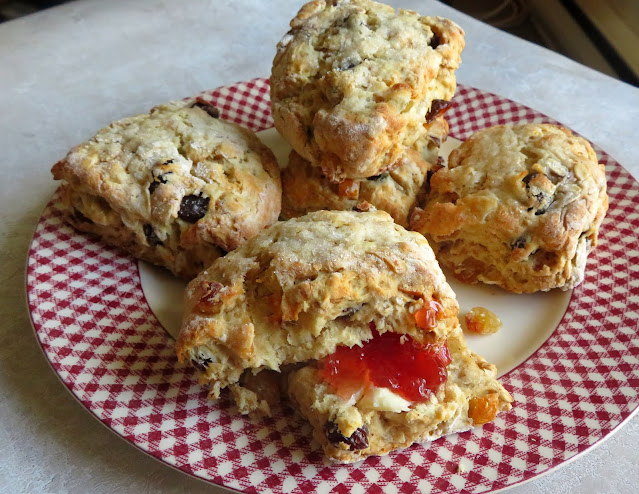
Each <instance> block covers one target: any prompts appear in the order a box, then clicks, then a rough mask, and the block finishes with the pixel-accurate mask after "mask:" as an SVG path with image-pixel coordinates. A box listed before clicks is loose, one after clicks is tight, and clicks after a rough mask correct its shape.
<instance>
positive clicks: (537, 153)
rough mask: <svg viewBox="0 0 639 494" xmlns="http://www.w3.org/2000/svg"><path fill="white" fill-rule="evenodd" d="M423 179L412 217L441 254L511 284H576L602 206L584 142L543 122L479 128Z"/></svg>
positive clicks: (471, 273)
mask: <svg viewBox="0 0 639 494" xmlns="http://www.w3.org/2000/svg"><path fill="white" fill-rule="evenodd" d="M430 188H431V189H430V195H429V196H428V201H427V203H426V204H425V206H424V208H423V209H421V208H416V209H415V211H414V213H413V217H412V219H411V227H412V228H413V229H414V230H417V231H419V232H421V233H423V234H425V235H428V236H429V238H431V239H432V240H434V241H435V242H436V243H437V249H438V252H437V257H438V260H439V261H440V263H441V264H442V265H443V266H445V267H446V268H448V269H450V270H451V272H452V273H453V274H454V276H455V277H457V278H459V279H460V280H461V281H464V282H468V283H475V282H477V281H482V282H484V283H488V284H495V285H499V286H501V287H502V288H504V289H506V290H509V291H512V292H516V293H521V292H526V293H530V292H536V291H538V290H550V289H552V288H561V289H563V290H567V289H570V288H572V287H574V286H576V285H578V284H579V283H580V282H581V281H582V280H583V279H584V269H585V265H586V257H587V255H588V253H589V251H590V250H591V249H592V248H593V247H594V246H595V245H596V243H597V234H598V231H599V225H600V224H601V222H602V220H603V217H604V215H605V213H606V210H607V208H608V196H607V194H606V176H605V171H604V166H603V165H602V164H599V163H598V162H597V156H596V154H595V152H594V150H593V149H592V147H591V146H590V144H589V143H588V142H587V141H586V140H584V139H582V138H581V137H578V136H575V135H573V134H572V133H571V132H570V131H569V130H567V129H564V128H562V127H558V126H555V125H550V124H536V123H535V124H525V125H518V126H497V127H492V128H489V129H485V130H482V131H480V132H477V133H476V134H475V135H473V136H472V137H470V138H469V139H468V140H467V141H466V142H464V143H463V144H462V145H461V146H460V147H459V148H458V149H456V150H455V151H453V152H452V153H451V155H450V158H449V161H448V167H445V168H442V169H441V170H439V171H438V172H436V173H435V174H434V175H433V177H432V179H431V181H430Z"/></svg>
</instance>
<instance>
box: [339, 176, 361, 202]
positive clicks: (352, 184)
mask: <svg viewBox="0 0 639 494" xmlns="http://www.w3.org/2000/svg"><path fill="white" fill-rule="evenodd" d="M339 196H340V198H343V197H346V198H347V199H357V198H358V197H359V182H356V181H355V180H352V179H350V178H347V179H346V180H344V181H342V182H340V183H339Z"/></svg>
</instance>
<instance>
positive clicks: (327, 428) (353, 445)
mask: <svg viewBox="0 0 639 494" xmlns="http://www.w3.org/2000/svg"><path fill="white" fill-rule="evenodd" d="M324 434H326V438H327V439H328V440H329V441H330V443H331V444H332V445H333V446H335V447H337V446H338V445H339V443H344V444H346V445H347V446H348V449H350V450H359V449H366V448H368V428H367V427H366V425H363V426H362V427H360V428H359V429H355V432H353V434H351V436H350V437H346V436H345V435H344V434H342V433H341V432H340V430H339V427H338V426H337V424H336V423H335V422H331V421H329V422H326V424H324Z"/></svg>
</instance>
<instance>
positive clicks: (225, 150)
mask: <svg viewBox="0 0 639 494" xmlns="http://www.w3.org/2000/svg"><path fill="white" fill-rule="evenodd" d="M218 116H219V115H218V113H217V110H216V109H215V108H214V107H212V106H211V105H209V104H206V103H204V102H200V101H196V100H189V101H175V102H171V103H167V104H165V105H160V106H157V107H155V108H153V109H152V110H151V112H150V113H149V114H144V115H137V116H133V117H129V118H125V119H123V120H119V121H117V122H114V123H112V124H111V125H109V126H108V127H105V128H104V129H102V130H100V131H99V132H98V133H97V134H96V135H95V136H94V137H93V138H91V139H90V140H89V141H87V142H85V143H83V144H80V145H79V146H76V147H75V148H73V149H72V150H71V151H70V152H69V154H67V156H66V157H65V158H64V159H63V160H61V161H59V162H58V163H56V164H55V166H54V167H53V169H52V172H53V176H54V178H55V179H56V180H62V181H63V184H62V186H61V197H62V201H63V203H64V205H65V207H66V217H67V220H68V221H69V222H70V223H71V224H72V225H73V226H74V227H76V228H77V229H78V230H81V231H84V232H90V233H95V234H97V235H99V236H100V237H102V239H103V240H105V241H106V242H107V243H109V244H112V245H114V246H116V247H120V248H122V249H124V250H126V251H127V252H129V253H131V254H133V255H134V256H136V257H139V258H140V259H144V260H147V261H150V262H152V263H155V264H158V265H160V266H164V267H166V268H168V269H169V270H171V271H172V272H173V273H175V274H176V275H178V276H183V277H187V278H192V277H194V276H195V275H196V274H197V273H198V272H199V271H201V270H202V269H203V268H204V267H206V266H208V265H209V264H210V263H211V262H213V260H215V259H217V258H218V257H219V256H220V255H223V253H224V252H225V251H229V250H232V249H235V248H236V247H237V246H238V245H240V244H241V243H243V242H244V241H245V240H246V239H248V238H250V237H252V236H254V235H255V234H257V233H258V232H259V231H261V230H262V229H263V228H264V227H265V226H267V225H270V224H271V223H273V222H274V221H277V218H278V215H279V213H280V209H281V183H280V176H279V167H278V165H277V161H276V160H275V157H274V156H273V153H272V152H271V151H270V150H269V149H268V148H267V147H266V146H265V145H264V144H262V143H261V142H260V140H259V139H258V138H257V137H256V136H255V135H254V134H253V133H252V132H250V131H249V130H247V129H244V128H242V127H240V126H239V125H235V124H232V123H230V122H225V121H223V120H220V119H219V118H218Z"/></svg>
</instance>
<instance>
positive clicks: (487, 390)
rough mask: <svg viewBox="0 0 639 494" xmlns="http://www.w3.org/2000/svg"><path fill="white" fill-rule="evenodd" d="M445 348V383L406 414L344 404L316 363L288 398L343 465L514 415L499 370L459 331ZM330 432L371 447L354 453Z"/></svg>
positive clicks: (294, 375) (298, 377)
mask: <svg viewBox="0 0 639 494" xmlns="http://www.w3.org/2000/svg"><path fill="white" fill-rule="evenodd" d="M447 344H448V348H449V351H450V356H451V359H452V361H451V363H450V364H449V365H448V367H447V373H448V379H447V381H446V383H445V384H444V385H443V386H442V387H441V389H440V390H439V391H438V392H437V393H436V394H433V395H432V396H431V399H430V400H429V401H427V402H424V403H413V404H412V405H411V407H410V409H409V410H408V411H400V412H396V411H380V410H375V409H372V408H370V407H367V406H366V404H365V403H364V402H363V401H362V400H360V401H358V402H356V403H355V402H352V400H351V401H347V400H345V399H344V398H341V397H340V396H338V395H337V394H336V391H335V389H333V388H332V386H331V385H330V384H328V383H326V382H325V381H323V380H322V378H321V376H320V371H319V366H318V365H317V364H313V363H312V364H310V365H308V366H306V367H304V368H302V369H299V370H295V371H293V372H291V373H290V374H289V377H288V395H289V397H290V399H291V402H292V403H293V406H294V407H295V408H296V409H297V411H298V412H299V413H300V414H301V415H302V416H304V417H305V418H306V419H307V420H308V421H309V422H310V423H311V424H312V426H313V436H314V438H315V440H316V441H318V442H319V443H320V445H321V446H322V448H323V449H324V452H325V453H326V455H327V456H328V457H329V458H331V459H332V460H335V461H338V462H341V463H352V462H355V461H358V460H362V459H364V458H366V457H367V456H373V455H385V454H388V453H389V452H390V451H393V450H396V449H401V448H406V447H408V446H410V445H411V444H413V443H417V442H423V441H433V440H435V439H437V438H439V437H442V436H445V435H447V434H453V433H456V432H463V431H466V430H468V429H471V428H472V427H474V426H475V425H480V424H481V423H485V421H488V419H490V420H492V419H493V418H494V414H493V413H498V412H502V411H507V410H510V408H511V405H510V403H511V402H512V397H511V396H510V394H509V393H508V391H506V390H505V389H504V387H503V386H502V385H501V384H500V383H499V382H498V381H497V379H496V376H497V369H496V368H495V366H494V365H492V364H489V363H488V362H486V361H485V360H484V359H483V358H482V357H480V356H478V355H476V354H475V353H473V352H471V351H470V350H469V349H468V348H467V347H466V343H465V341H464V338H463V334H462V332H461V329H460V328H459V327H457V328H455V330H454V331H453V332H452V333H451V334H450V335H449V337H448V340H447ZM481 402H483V403H487V404H489V406H490V407H492V410H491V411H490V412H489V413H488V417H482V416H481V413H477V412H474V411H473V410H472V406H473V405H476V404H480V403H481ZM330 426H332V429H331V427H330ZM327 430H332V431H338V433H339V434H340V435H342V436H344V439H346V440H347V441H348V438H350V437H353V435H354V434H364V435H365V437H366V443H367V447H366V448H362V449H356V448H354V447H352V446H351V445H349V444H348V443H347V442H336V441H331V440H330V439H329V435H330V434H327ZM362 431H365V432H362Z"/></svg>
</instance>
